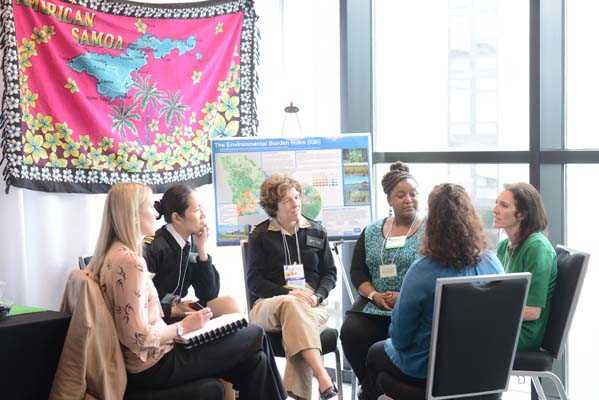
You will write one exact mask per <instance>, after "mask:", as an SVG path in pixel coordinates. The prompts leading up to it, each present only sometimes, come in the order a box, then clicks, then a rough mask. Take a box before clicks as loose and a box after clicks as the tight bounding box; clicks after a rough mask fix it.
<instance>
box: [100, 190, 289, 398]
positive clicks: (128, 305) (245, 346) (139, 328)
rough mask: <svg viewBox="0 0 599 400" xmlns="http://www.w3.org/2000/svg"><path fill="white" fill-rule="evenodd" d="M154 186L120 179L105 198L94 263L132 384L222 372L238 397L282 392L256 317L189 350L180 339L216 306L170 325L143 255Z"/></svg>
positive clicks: (159, 384)
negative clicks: (253, 322)
mask: <svg viewBox="0 0 599 400" xmlns="http://www.w3.org/2000/svg"><path fill="white" fill-rule="evenodd" d="M155 216H156V215H155V211H154V209H153V207H152V191H151V190H150V189H149V188H148V187H146V186H143V185H140V184H134V183H123V184H117V185H115V186H113V187H112V189H111V190H110V191H109V193H108V197H107V198H106V203H105V206H104V215H103V218H102V226H101V230H100V235H99V238H98V242H97V244H96V249H95V252H94V255H93V257H92V261H91V263H90V265H89V268H90V270H91V272H92V276H93V278H94V279H95V281H96V282H98V283H99V285H100V288H101V289H102V293H103V295H104V299H105V301H106V303H107V306H108V309H109V311H110V312H111V313H112V315H113V318H114V322H115V326H116V330H117V334H118V337H119V341H120V343H121V348H122V349H123V355H124V358H125V365H126V367H127V375H128V386H130V387H134V388H136V389H139V388H143V389H158V388H164V387H170V386H177V385H181V384H184V383H187V382H190V381H194V380H198V379H202V378H223V379H225V380H227V381H229V382H232V383H233V385H234V386H235V387H236V389H237V390H239V394H240V399H256V400H258V399H284V398H285V397H286V394H285V390H284V389H283V385H282V382H281V378H280V376H279V373H278V371H277V368H276V365H275V361H274V356H273V354H272V352H271V349H270V346H269V344H268V340H267V339H266V337H265V335H264V331H263V330H262V328H260V327H258V326H255V325H250V326H248V327H247V328H245V329H242V330H240V331H237V332H235V333H233V334H230V335H228V336H226V337H224V338H222V339H219V340H217V341H215V342H212V343H209V344H205V345H203V346H199V347H197V348H194V349H192V350H185V349H183V348H181V347H180V346H174V339H175V338H176V337H177V336H179V335H183V334H185V333H187V332H190V331H193V330H196V329H200V328H202V327H203V326H204V324H206V322H207V321H208V320H209V319H210V318H211V317H212V312H211V310H210V308H208V307H206V308H204V309H202V310H199V311H195V312H189V313H187V315H186V316H185V318H183V320H181V321H180V322H177V323H174V324H170V325H167V324H166V323H165V322H164V321H163V319H162V308H161V306H160V301H159V299H158V294H157V291H156V288H155V287H154V284H153V283H152V276H151V274H150V273H149V272H148V269H147V266H146V262H145V261H144V259H143V257H142V256H141V247H142V238H143V236H144V235H150V234H152V233H153V232H154V229H153V223H154V220H155Z"/></svg>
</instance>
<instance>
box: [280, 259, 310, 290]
mask: <svg viewBox="0 0 599 400" xmlns="http://www.w3.org/2000/svg"><path fill="white" fill-rule="evenodd" d="M283 270H284V271H285V280H286V281H287V286H290V287H293V288H297V289H305V288H306V278H305V276H304V264H286V265H283Z"/></svg>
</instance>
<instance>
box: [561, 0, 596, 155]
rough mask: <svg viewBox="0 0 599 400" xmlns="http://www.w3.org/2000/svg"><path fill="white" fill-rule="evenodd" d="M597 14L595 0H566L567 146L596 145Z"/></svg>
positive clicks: (579, 147)
mask: <svg viewBox="0 0 599 400" xmlns="http://www.w3.org/2000/svg"><path fill="white" fill-rule="evenodd" d="M598 16H599V3H598V2H595V1H568V2H566V58H565V61H566V115H567V118H566V144H567V147H568V148H570V149H591V148H594V149H597V148H599V135H598V134H597V131H598V130H599V120H598V119H597V91H599V74H598V73H597V71H599V51H597V49H596V48H597V46H596V38H597V37H599V24H597V17H598Z"/></svg>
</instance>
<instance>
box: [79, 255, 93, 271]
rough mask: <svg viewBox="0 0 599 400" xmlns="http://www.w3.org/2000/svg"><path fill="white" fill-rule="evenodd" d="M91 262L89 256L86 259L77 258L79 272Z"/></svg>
mask: <svg viewBox="0 0 599 400" xmlns="http://www.w3.org/2000/svg"><path fill="white" fill-rule="evenodd" d="M91 260H92V257H91V256H88V257H83V256H80V257H79V269H81V270H83V269H85V267H87V265H88V264H89V262H90V261H91Z"/></svg>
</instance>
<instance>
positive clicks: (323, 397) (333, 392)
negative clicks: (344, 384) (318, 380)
mask: <svg viewBox="0 0 599 400" xmlns="http://www.w3.org/2000/svg"><path fill="white" fill-rule="evenodd" d="M337 392H338V391H337V386H335V384H334V383H333V385H332V386H330V387H329V388H328V389H327V390H325V391H324V392H322V393H320V400H327V399H332V398H333V397H335V396H337Z"/></svg>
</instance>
